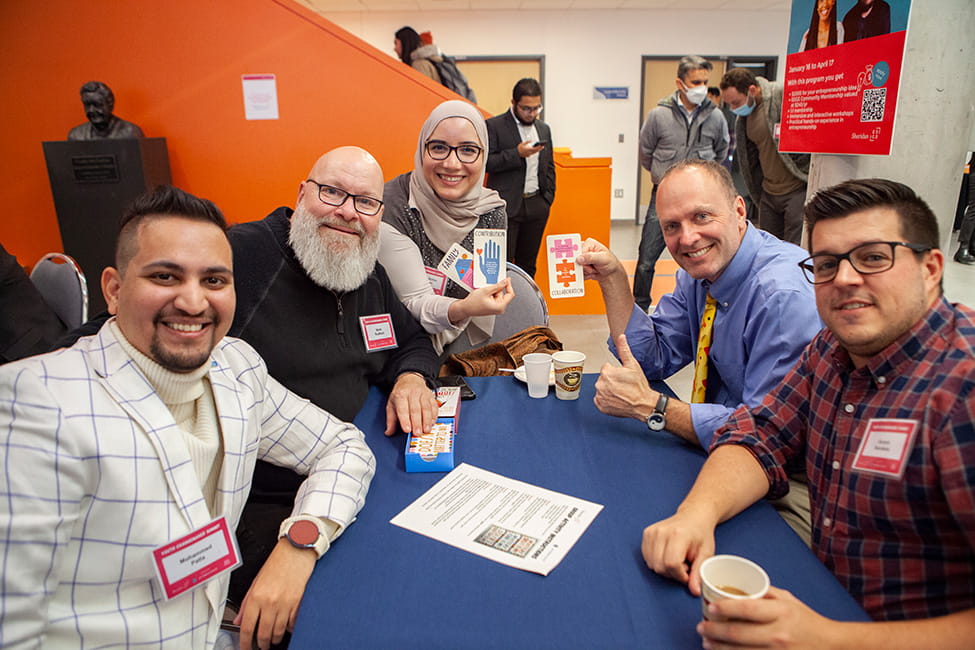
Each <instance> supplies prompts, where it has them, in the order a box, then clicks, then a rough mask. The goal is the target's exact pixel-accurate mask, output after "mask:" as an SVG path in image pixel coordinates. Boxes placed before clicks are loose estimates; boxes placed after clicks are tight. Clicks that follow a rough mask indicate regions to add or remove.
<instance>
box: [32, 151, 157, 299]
mask: <svg viewBox="0 0 975 650" xmlns="http://www.w3.org/2000/svg"><path fill="white" fill-rule="evenodd" d="M43 146H44V158H45V160H46V161H47V174H48V177H49V178H50V181H51V194H52V195H53V196H54V208H55V210H56V211H57V215H58V227H59V228H60V229H61V244H62V246H63V247H64V252H65V253H67V254H68V255H70V256H71V257H73V258H74V259H75V260H76V261H77V262H78V265H79V266H81V270H82V271H84V272H85V276H86V277H87V278H88V302H89V307H88V313H89V314H90V315H95V314H98V313H99V312H101V311H103V310H104V309H105V299H104V298H103V297H102V292H101V289H100V282H101V274H102V269H104V268H105V267H106V266H112V265H113V264H114V259H115V236H116V233H117V231H118V221H119V217H121V216H122V211H123V210H124V209H125V207H126V206H127V205H128V204H129V203H130V202H131V201H132V199H134V198H135V197H137V196H139V195H140V194H143V193H145V192H146V191H147V190H150V189H152V188H154V187H156V186H157V185H162V184H169V183H170V182H171V179H170V175H169V154H168V152H167V150H166V138H141V139H131V140H121V139H119V140H112V139H107V140H83V141H74V142H68V141H58V142H44V143H43Z"/></svg>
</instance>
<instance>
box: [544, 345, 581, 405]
mask: <svg viewBox="0 0 975 650" xmlns="http://www.w3.org/2000/svg"><path fill="white" fill-rule="evenodd" d="M585 362H586V355H585V354H583V353H582V352H574V351H572V350H563V351H561V352H556V353H555V354H553V355H552V363H554V364H555V396H556V397H558V398H559V399H579V388H580V387H581V386H582V367H583V365H584V364H585Z"/></svg>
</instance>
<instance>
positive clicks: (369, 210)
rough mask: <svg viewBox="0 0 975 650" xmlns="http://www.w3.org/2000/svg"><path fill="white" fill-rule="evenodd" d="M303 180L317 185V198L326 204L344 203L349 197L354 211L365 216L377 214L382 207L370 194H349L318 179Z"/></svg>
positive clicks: (380, 202) (336, 204) (381, 203)
mask: <svg viewBox="0 0 975 650" xmlns="http://www.w3.org/2000/svg"><path fill="white" fill-rule="evenodd" d="M305 182H306V183H311V184H312V185H317V186H318V198H319V200H320V201H321V202H322V203H324V204H326V205H334V206H336V207H338V206H340V205H342V204H343V203H345V202H346V200H348V199H350V198H351V199H352V207H354V208H355V211H356V212H358V213H359V214H364V215H366V216H367V217H371V216H374V215H376V214H378V213H379V210H380V209H381V208H382V207H383V202H382V201H380V200H379V199H374V198H373V197H371V196H366V195H365V194H349V193H348V192H346V191H345V190H341V189H339V188H337V187H332V186H331V185H324V184H322V183H319V182H318V181H313V180H312V179H310V178H309V179H308V180H306V181H305Z"/></svg>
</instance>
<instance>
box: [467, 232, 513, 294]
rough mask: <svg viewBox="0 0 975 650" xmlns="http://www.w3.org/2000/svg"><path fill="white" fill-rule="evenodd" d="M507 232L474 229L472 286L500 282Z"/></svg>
mask: <svg viewBox="0 0 975 650" xmlns="http://www.w3.org/2000/svg"><path fill="white" fill-rule="evenodd" d="M507 251H508V233H507V232H506V231H504V230H499V229H494V228H475V229H474V288H475V289H480V288H481V287H484V286H487V285H489V284H495V283H496V282H501V280H504V277H505V270H506V268H505V267H506V265H507V263H506V262H505V256H506V255H507Z"/></svg>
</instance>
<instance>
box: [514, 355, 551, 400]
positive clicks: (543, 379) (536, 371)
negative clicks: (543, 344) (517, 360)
mask: <svg viewBox="0 0 975 650" xmlns="http://www.w3.org/2000/svg"><path fill="white" fill-rule="evenodd" d="M521 362H522V363H523V364H524V366H525V383H527V384H528V396H529V397H534V398H536V399H540V398H542V397H546V396H547V395H548V380H549V376H550V375H551V374H552V355H550V354H545V353H543V352H532V353H531V354H526V355H525V356H523V357H522V358H521Z"/></svg>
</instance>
